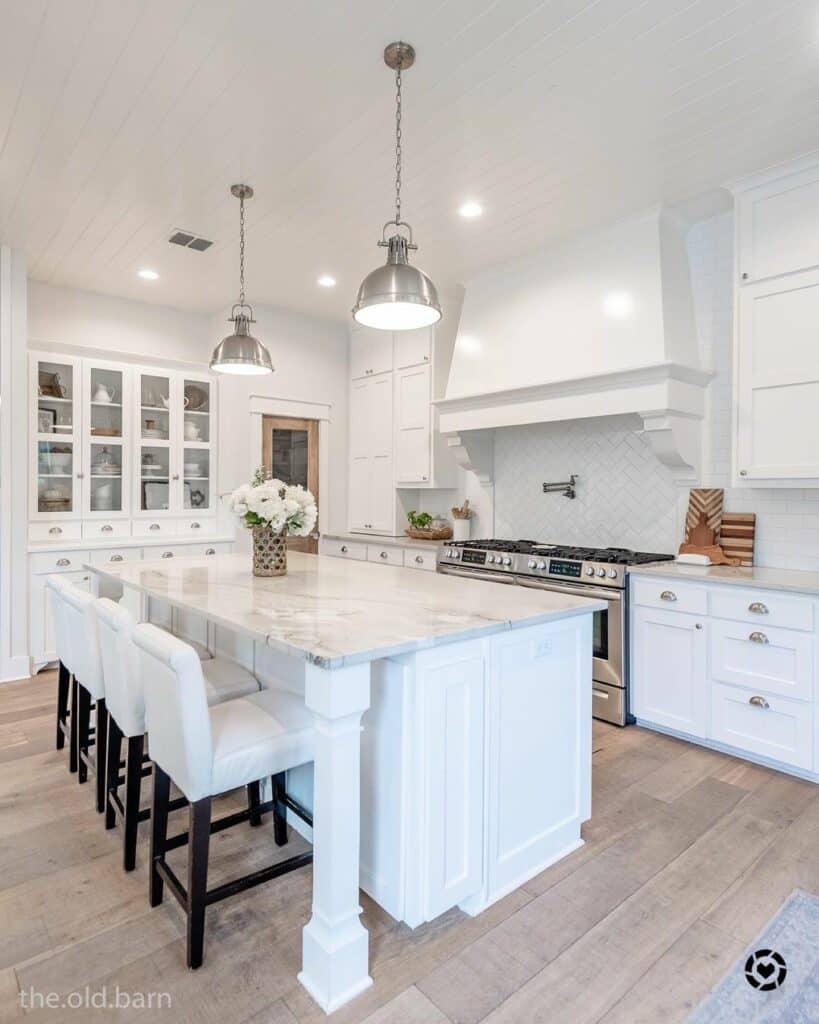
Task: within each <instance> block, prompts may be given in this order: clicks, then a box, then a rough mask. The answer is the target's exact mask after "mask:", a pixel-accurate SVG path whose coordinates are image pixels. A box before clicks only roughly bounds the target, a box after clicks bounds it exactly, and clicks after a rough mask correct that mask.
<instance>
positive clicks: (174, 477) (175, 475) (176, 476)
mask: <svg viewBox="0 0 819 1024" xmlns="http://www.w3.org/2000/svg"><path fill="white" fill-rule="evenodd" d="M178 479H179V474H178V473H174V475H173V476H172V477H171V480H178Z"/></svg>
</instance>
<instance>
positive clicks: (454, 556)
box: [452, 548, 461, 558]
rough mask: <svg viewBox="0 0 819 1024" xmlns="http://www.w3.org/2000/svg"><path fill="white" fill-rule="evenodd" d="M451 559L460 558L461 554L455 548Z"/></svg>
mask: <svg viewBox="0 0 819 1024" xmlns="http://www.w3.org/2000/svg"><path fill="white" fill-rule="evenodd" d="M452 557H453V558H460V557H461V552H460V551H459V550H458V549H457V548H453V549H452Z"/></svg>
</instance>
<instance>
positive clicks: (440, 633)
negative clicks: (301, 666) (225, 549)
mask: <svg viewBox="0 0 819 1024" xmlns="http://www.w3.org/2000/svg"><path fill="white" fill-rule="evenodd" d="M287 563H288V570H287V575H286V576H275V577H269V578H259V577H255V576H253V574H252V572H251V560H250V555H249V554H236V555H212V556H210V557H208V558H198V557H193V558H185V557H180V558H175V559H171V560H163V561H159V560H153V561H142V562H130V563H117V565H116V566H114V565H109V564H106V565H104V566H96V565H88V566H86V568H87V569H90V570H91V571H92V572H95V573H98V574H100V575H103V576H105V577H107V578H109V579H113V580H117V581H119V582H121V583H122V584H123V586H125V587H132V588H135V589H136V590H138V591H141V592H143V593H145V594H147V595H148V596H150V597H155V598H157V599H160V600H163V601H167V602H168V604H170V605H173V606H175V607H178V608H183V609H187V610H189V611H194V612H197V613H199V614H201V615H203V616H205V617H206V618H208V619H210V620H211V621H213V622H217V623H220V624H222V625H224V626H226V627H228V628H230V629H234V630H237V631H239V632H242V633H245V634H247V635H250V636H253V637H255V638H256V639H259V640H264V641H265V642H266V643H267V644H268V645H269V646H271V647H273V648H275V649H276V650H279V651H281V652H283V653H285V654H288V655H291V656H294V657H300V658H303V659H305V660H306V661H308V662H311V663H313V664H316V665H320V666H322V667H323V668H340V667H341V666H342V665H352V664H358V663H362V662H368V661H374V660H376V659H378V658H386V657H390V656H395V655H398V654H406V653H408V652H410V651H417V650H422V649H424V648H429V647H435V646H437V645H438V644H442V643H450V642H452V641H455V640H466V639H471V638H475V637H481V636H484V635H489V634H492V633H499V632H502V631H504V630H510V629H515V628H521V627H525V626H532V625H536V624H539V623H544V622H550V621H553V620H556V619H562V618H567V617H570V616H575V615H587V614H589V613H590V612H594V611H597V610H602V609H603V608H604V607H605V605H604V603H603V602H601V601H596V600H591V599H589V598H585V597H574V596H570V595H565V594H557V593H553V592H550V591H534V590H528V589H526V588H525V587H509V586H505V585H503V584H500V583H490V582H487V581H486V580H467V579H461V578H458V577H454V576H443V575H439V574H437V573H426V572H423V573H422V572H419V573H408V572H407V571H406V570H404V569H402V568H393V567H391V566H385V565H375V564H372V563H368V562H348V561H345V560H344V559H339V558H331V557H325V556H323V555H308V554H302V553H300V552H296V551H291V552H288V556H287Z"/></svg>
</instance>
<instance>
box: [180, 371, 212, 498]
mask: <svg viewBox="0 0 819 1024" xmlns="http://www.w3.org/2000/svg"><path fill="white" fill-rule="evenodd" d="M212 399H213V387H212V384H211V382H210V381H209V380H207V379H204V378H194V377H188V376H185V377H183V378H182V387H181V389H180V402H181V407H180V412H181V414H182V493H181V495H180V498H181V502H180V506H181V509H182V511H183V512H194V513H195V512H209V511H211V509H212V508H213V507H214V495H213V493H212V489H211V475H212V461H213V458H212V456H213V453H212V451H211V435H212V429H211V428H212V425H213V423H212V416H213V411H214V410H213V405H212Z"/></svg>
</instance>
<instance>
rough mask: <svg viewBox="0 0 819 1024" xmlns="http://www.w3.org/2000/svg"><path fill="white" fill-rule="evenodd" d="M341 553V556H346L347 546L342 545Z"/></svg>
mask: <svg viewBox="0 0 819 1024" xmlns="http://www.w3.org/2000/svg"><path fill="white" fill-rule="evenodd" d="M341 553H342V555H346V554H347V545H346V544H342V545H341Z"/></svg>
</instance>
